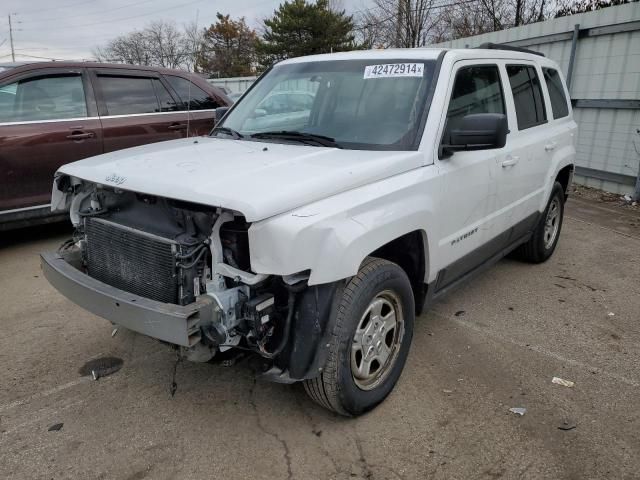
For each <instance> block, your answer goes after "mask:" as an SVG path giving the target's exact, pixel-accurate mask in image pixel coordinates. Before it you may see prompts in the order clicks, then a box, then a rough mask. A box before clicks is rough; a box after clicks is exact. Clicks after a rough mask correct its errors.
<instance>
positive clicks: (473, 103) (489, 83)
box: [447, 65, 505, 129]
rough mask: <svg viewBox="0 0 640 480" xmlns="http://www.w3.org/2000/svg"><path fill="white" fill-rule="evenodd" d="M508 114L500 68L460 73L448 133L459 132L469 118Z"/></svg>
mask: <svg viewBox="0 0 640 480" xmlns="http://www.w3.org/2000/svg"><path fill="white" fill-rule="evenodd" d="M504 112H505V108H504V94H503V93H502V85H501V83H500V72H499V71H498V67H497V66H496V65H482V66H473V67H464V68H461V69H460V70H458V73H457V74H456V79H455V83H454V84H453V92H452V93H451V100H450V101H449V108H448V109H447V128H448V129H453V128H456V127H457V125H458V123H459V122H460V120H462V118H463V117H464V116H465V115H470V114H473V113H502V114H504Z"/></svg>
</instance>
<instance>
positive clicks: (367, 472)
mask: <svg viewBox="0 0 640 480" xmlns="http://www.w3.org/2000/svg"><path fill="white" fill-rule="evenodd" d="M353 439H354V441H355V442H356V448H357V449H358V456H359V458H358V461H359V462H360V466H361V467H362V471H363V474H364V478H366V479H372V478H373V470H371V466H370V465H369V462H367V459H366V458H365V456H364V450H363V449H362V440H360V435H358V431H357V430H356V429H355V427H354V429H353Z"/></svg>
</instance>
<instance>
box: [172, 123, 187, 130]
mask: <svg viewBox="0 0 640 480" xmlns="http://www.w3.org/2000/svg"><path fill="white" fill-rule="evenodd" d="M186 129H187V124H186V123H173V124H171V125H169V130H186Z"/></svg>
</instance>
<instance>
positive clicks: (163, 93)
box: [153, 78, 178, 112]
mask: <svg viewBox="0 0 640 480" xmlns="http://www.w3.org/2000/svg"><path fill="white" fill-rule="evenodd" d="M153 87H154V88H155V90H156V96H157V97H158V102H160V111H161V112H175V111H176V110H178V105H177V104H176V102H175V101H174V100H173V97H172V96H171V94H170V93H169V91H168V90H167V88H166V87H165V86H164V85H163V84H162V82H161V81H160V80H159V79H157V78H154V79H153Z"/></svg>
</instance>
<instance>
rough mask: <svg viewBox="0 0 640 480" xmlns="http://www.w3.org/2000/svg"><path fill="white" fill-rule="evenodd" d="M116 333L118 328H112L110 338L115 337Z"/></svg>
mask: <svg viewBox="0 0 640 480" xmlns="http://www.w3.org/2000/svg"><path fill="white" fill-rule="evenodd" d="M116 333H118V329H117V328H114V329H113V330H112V332H111V338H113V337H115V336H116Z"/></svg>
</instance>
